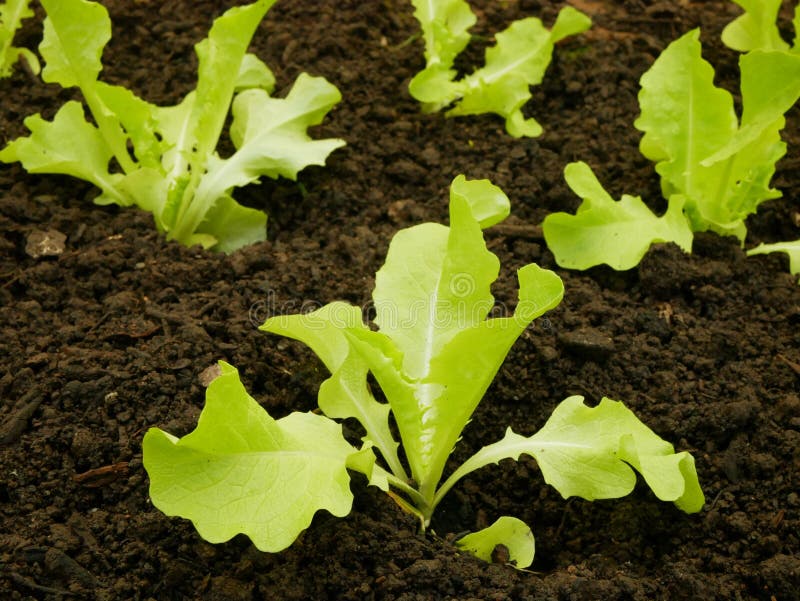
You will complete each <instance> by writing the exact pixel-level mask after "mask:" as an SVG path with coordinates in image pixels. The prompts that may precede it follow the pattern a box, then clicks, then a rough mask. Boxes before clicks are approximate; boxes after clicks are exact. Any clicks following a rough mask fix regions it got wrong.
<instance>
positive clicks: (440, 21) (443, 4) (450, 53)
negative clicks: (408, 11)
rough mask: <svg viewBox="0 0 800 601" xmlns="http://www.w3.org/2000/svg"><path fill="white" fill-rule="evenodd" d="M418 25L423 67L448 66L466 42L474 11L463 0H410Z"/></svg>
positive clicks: (473, 19)
mask: <svg viewBox="0 0 800 601" xmlns="http://www.w3.org/2000/svg"><path fill="white" fill-rule="evenodd" d="M411 4H412V5H413V6H414V9H415V10H414V16H415V17H416V19H417V21H419V23H420V25H421V26H422V34H423V37H424V38H425V60H426V62H427V67H434V68H444V69H449V68H450V67H451V66H452V65H453V61H455V58H456V57H457V56H458V55H459V54H460V53H461V51H462V50H464V48H466V46H467V44H468V43H469V39H470V35H469V29H470V28H471V27H472V26H473V25H475V21H476V18H475V15H474V14H473V12H472V10H471V9H470V7H469V4H468V3H467V2H465V1H464V0H411Z"/></svg>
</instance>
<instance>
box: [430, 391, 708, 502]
mask: <svg viewBox="0 0 800 601" xmlns="http://www.w3.org/2000/svg"><path fill="white" fill-rule="evenodd" d="M522 453H525V454H527V455H530V456H532V457H533V458H534V459H536V462H537V464H538V465H539V468H540V469H541V471H542V475H543V476H544V480H545V482H547V483H548V484H550V485H551V486H552V487H553V488H555V489H556V490H557V491H558V492H559V493H561V495H562V496H563V497H564V498H565V499H566V498H568V497H571V496H578V497H582V498H584V499H587V500H589V501H592V500H595V499H615V498H618V497H622V496H625V495H627V494H629V493H630V492H631V491H632V490H633V488H634V486H635V484H636V474H635V473H634V470H636V471H638V472H639V473H640V474H641V476H642V477H643V479H644V481H645V482H646V483H647V485H648V486H649V487H650V488H651V489H652V491H653V492H654V493H655V495H656V496H657V497H658V498H659V499H661V500H662V501H672V502H674V503H675V505H676V506H677V507H678V508H679V509H681V510H682V511H685V512H687V513H695V512H698V511H700V510H701V509H702V508H703V504H704V503H705V498H704V496H703V492H702V490H701V489H700V484H699V482H698V479H697V472H696V470H695V466H694V458H693V457H692V456H691V455H690V454H689V453H687V452H686V451H683V452H681V453H675V450H674V449H673V447H672V445H671V444H669V443H668V442H666V441H665V440H663V439H661V438H660V437H659V436H658V435H656V434H655V433H654V432H653V431H652V430H650V428H648V427H647V426H645V425H644V424H643V423H642V422H640V421H639V420H638V419H637V418H636V416H635V415H634V414H633V413H632V412H631V411H630V410H629V409H628V408H626V407H625V406H624V405H623V404H622V403H620V402H619V401H612V400H609V399H606V398H604V399H603V400H602V401H601V402H600V404H599V405H598V406H597V407H593V408H590V407H587V406H586V405H584V404H583V397H580V396H573V397H570V398H568V399H566V400H564V401H562V402H561V404H560V405H559V406H558V407H556V409H555V411H554V412H553V414H552V415H551V416H550V419H548V420H547V423H546V424H545V425H544V427H542V429H541V430H539V431H538V432H537V433H536V434H534V435H533V436H529V437H524V436H520V435H519V434H516V433H514V432H513V431H512V430H511V428H509V429H508V430H507V431H506V435H505V437H504V438H503V439H502V440H500V441H499V442H496V443H494V444H491V445H488V446H485V447H483V448H482V449H481V450H480V451H478V452H477V453H476V454H475V455H473V456H472V457H471V458H470V459H468V460H467V461H465V462H464V463H463V464H462V465H461V467H459V468H458V469H457V470H456V471H455V472H454V473H453V475H452V476H451V477H450V478H449V479H448V480H447V482H446V483H445V484H444V485H442V488H441V490H440V492H439V493H438V494H439V495H443V494H445V493H446V492H447V491H448V490H449V488H450V487H451V486H452V485H453V484H454V483H455V482H456V481H457V480H458V479H460V478H462V477H463V476H464V475H466V474H468V473H469V472H471V471H474V470H476V469H479V468H481V467H483V466H486V465H489V464H492V463H497V462H498V461H500V460H502V459H508V458H511V459H515V460H517V459H518V458H519V456H520V455H521V454H522Z"/></svg>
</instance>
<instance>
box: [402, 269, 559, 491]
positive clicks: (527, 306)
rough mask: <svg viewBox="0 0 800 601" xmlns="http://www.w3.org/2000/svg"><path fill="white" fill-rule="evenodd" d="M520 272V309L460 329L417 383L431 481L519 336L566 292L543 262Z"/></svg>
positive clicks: (439, 473) (425, 462)
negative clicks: (510, 314) (422, 412)
mask: <svg viewBox="0 0 800 601" xmlns="http://www.w3.org/2000/svg"><path fill="white" fill-rule="evenodd" d="M517 276H518V278H519V285H520V288H519V302H518V305H517V310H516V311H515V312H514V314H513V315H512V316H509V317H497V318H494V319H488V320H484V321H481V322H480V323H478V324H476V325H474V326H473V327H471V328H468V329H464V330H462V331H460V332H458V333H457V334H456V335H455V336H454V337H453V339H452V340H450V342H448V343H447V344H446V345H445V346H444V348H442V349H441V350H440V351H439V352H437V353H436V354H435V355H434V356H433V358H432V359H431V362H430V371H429V373H428V375H427V376H426V377H424V378H422V379H421V380H420V381H419V383H418V384H417V385H416V392H415V399H416V400H417V402H418V403H421V407H422V408H423V410H424V417H423V418H422V420H421V423H420V428H421V430H420V431H419V432H418V433H417V434H416V437H417V438H419V439H421V440H423V441H425V442H426V443H427V445H422V446H421V447H420V450H419V451H420V456H421V458H422V464H423V465H424V466H425V470H426V476H425V480H426V481H431V482H433V483H434V484H435V483H438V482H439V480H440V478H441V476H442V471H443V468H444V466H445V463H446V462H447V458H448V457H449V456H450V453H451V452H452V450H453V447H455V445H456V443H457V442H458V439H459V438H460V436H461V433H462V431H463V430H464V428H465V427H466V426H467V424H468V423H469V420H470V418H471V417H472V414H473V412H474V411H475V408H476V407H477V406H478V403H480V401H481V399H482V398H483V396H484V394H486V390H487V389H488V388H489V385H490V384H491V383H492V381H493V380H494V377H495V376H496V375H497V372H498V371H499V369H500V366H501V365H502V364H503V361H504V360H505V358H506V356H507V355H508V353H509V351H510V350H511V347H512V346H513V344H514V342H516V340H517V338H519V336H520V335H521V334H522V332H523V331H524V330H525V328H527V327H528V325H529V324H530V323H531V322H532V321H533V320H534V319H536V318H537V317H539V316H540V315H543V314H544V313H546V312H547V311H549V310H550V309H552V308H554V307H556V306H557V305H558V304H559V303H560V302H561V299H562V298H563V296H564V284H563V283H562V281H561V278H559V277H558V276H557V275H556V274H555V273H553V272H552V271H549V270H547V269H542V268H541V267H539V266H538V265H535V264H530V265H526V266H525V267H523V268H522V269H520V270H519V272H518V273H517ZM387 397H389V394H388V393H387ZM392 410H393V411H394V414H395V416H396V417H398V423H399V420H400V417H399V416H400V415H401V413H403V411H401V409H400V408H395V406H394V405H392ZM403 440H404V441H405V440H406V439H405V437H404V438H403ZM404 446H405V442H404Z"/></svg>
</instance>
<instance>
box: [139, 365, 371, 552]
mask: <svg viewBox="0 0 800 601" xmlns="http://www.w3.org/2000/svg"><path fill="white" fill-rule="evenodd" d="M220 366H221V368H222V375H221V376H219V377H218V378H217V379H215V380H214V381H213V382H212V383H211V385H210V386H209V388H208V390H207V393H206V406H205V408H204V409H203V412H202V413H201V415H200V419H199V421H198V425H197V428H196V429H195V430H194V431H193V432H191V433H190V434H188V435H186V436H184V437H183V438H181V439H177V438H175V437H174V436H171V435H169V434H167V433H165V432H163V431H162V430H159V429H158V428H151V429H150V430H149V431H148V432H147V434H146V435H145V438H144V442H143V453H144V457H143V462H144V467H145V469H146V470H147V473H148V475H149V477H150V496H151V498H152V500H153V504H154V505H155V506H156V507H158V508H159V509H160V510H161V511H163V512H164V513H166V514H167V515H170V516H180V517H183V518H186V519H190V520H192V522H193V523H194V525H195V527H196V528H197V531H198V532H199V533H200V535H201V536H202V537H203V538H205V539H206V540H208V541H210V542H212V543H218V542H223V541H227V540H229V539H230V538H232V537H233V536H235V535H236V534H239V533H243V534H245V535H247V536H248V537H249V538H250V539H251V540H252V541H253V544H254V545H255V546H256V547H258V548H259V549H260V550H262V551H270V552H276V551H280V550H282V549H285V548H286V547H288V546H289V545H290V544H291V543H292V542H293V541H294V540H295V539H296V538H297V537H298V536H299V534H300V533H301V532H302V531H303V530H305V529H306V528H308V526H309V525H310V524H311V520H312V518H313V516H314V514H315V513H316V512H317V511H319V510H320V509H325V510H327V511H329V512H330V513H332V514H333V515H336V516H340V517H341V516H345V515H347V514H348V513H349V512H350V508H351V505H352V499H353V497H352V493H351V492H350V486H349V483H350V477H349V475H348V473H347V469H346V468H347V467H348V466H350V467H359V468H361V469H368V466H369V462H366V463H365V462H364V456H363V455H360V456H359V451H357V450H356V449H354V448H353V447H352V446H350V444H348V443H347V441H345V439H344V437H343V436H342V432H341V426H339V425H338V424H336V423H335V422H332V421H331V420H329V419H328V418H326V417H322V416H319V415H315V414H313V413H292V414H290V415H288V416H286V417H284V418H281V419H279V420H274V419H272V418H271V417H270V416H269V415H268V414H267V412H266V411H264V410H263V409H262V408H261V407H260V406H259V405H258V403H256V402H255V401H254V400H253V399H252V398H251V397H250V396H249V395H248V394H247V392H246V391H245V389H244V387H243V386H242V384H241V382H240V381H239V377H238V373H237V372H236V370H235V369H234V368H233V367H231V366H230V365H227V364H226V363H223V362H221V363H220ZM356 456H358V458H356ZM367 475H368V476H369V474H367Z"/></svg>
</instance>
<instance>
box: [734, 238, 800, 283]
mask: <svg viewBox="0 0 800 601" xmlns="http://www.w3.org/2000/svg"><path fill="white" fill-rule="evenodd" d="M774 252H783V253H786V254H787V255H788V256H789V271H790V272H791V273H792V274H794V275H797V274H799V273H800V240H793V241H792V242H776V243H774V244H759V245H758V246H756V247H755V248H752V249H750V250H748V251H747V256H748V257H751V256H753V255H767V254H769V253H774Z"/></svg>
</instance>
